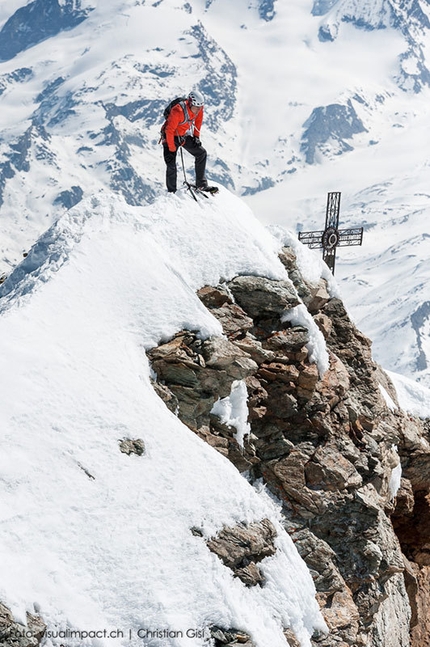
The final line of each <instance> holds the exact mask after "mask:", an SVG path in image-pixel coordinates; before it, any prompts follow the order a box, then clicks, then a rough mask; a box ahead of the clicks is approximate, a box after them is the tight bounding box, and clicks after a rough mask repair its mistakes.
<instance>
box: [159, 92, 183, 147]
mask: <svg viewBox="0 0 430 647" xmlns="http://www.w3.org/2000/svg"><path fill="white" fill-rule="evenodd" d="M186 101H187V98H186V97H176V99H173V100H172V101H171V102H170V103H169V104H168V105H167V106H166V107H165V108H164V111H163V117H164V123H163V125H162V126H161V130H160V133H161V137H160V139H159V143H160V142H164V137H165V135H164V133H165V130H166V122H167V118H168V116H169V115H170V111H171V110H172V108H173V106H176V105H177V104H178V103H180V104H181V108H182V110H183V112H184V121H181V123H180V125H182V124H185V123H187V122H188V123H191V121H190V119H189V118H188V113H187V108H186Z"/></svg>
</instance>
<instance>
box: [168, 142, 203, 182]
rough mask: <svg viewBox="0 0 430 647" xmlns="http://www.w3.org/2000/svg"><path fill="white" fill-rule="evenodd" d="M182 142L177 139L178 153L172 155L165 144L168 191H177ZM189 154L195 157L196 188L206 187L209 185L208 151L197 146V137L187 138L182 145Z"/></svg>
mask: <svg viewBox="0 0 430 647" xmlns="http://www.w3.org/2000/svg"><path fill="white" fill-rule="evenodd" d="M180 143H181V140H180V139H179V137H175V145H176V151H175V152H174V153H172V152H171V151H169V148H168V146H167V144H166V143H164V144H163V154H164V161H165V162H166V185H167V190H168V191H176V177H177V169H176V154H177V152H178V148H179V146H180ZM182 147H183V148H185V150H186V151H188V153H191V155H193V156H194V158H195V159H194V168H195V172H196V186H205V185H206V184H207V180H206V176H205V171H206V157H207V153H206V150H205V149H204V148H203V146H202V145H201V144H197V143H196V140H195V137H190V136H187V137H185V141H184V142H183V144H182Z"/></svg>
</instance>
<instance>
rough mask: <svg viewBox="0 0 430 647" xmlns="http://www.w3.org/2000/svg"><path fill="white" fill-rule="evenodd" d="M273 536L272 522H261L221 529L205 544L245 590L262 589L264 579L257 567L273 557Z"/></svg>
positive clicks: (274, 550)
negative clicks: (247, 587)
mask: <svg viewBox="0 0 430 647" xmlns="http://www.w3.org/2000/svg"><path fill="white" fill-rule="evenodd" d="M276 534H277V533H276V530H275V528H274V526H273V524H272V522H271V521H270V520H269V519H263V520H262V521H260V522H259V523H251V524H249V525H247V524H240V525H237V526H235V527H234V528H228V527H226V528H223V530H222V531H221V532H220V533H218V535H217V536H216V537H213V538H212V539H209V541H207V546H208V548H209V550H211V551H212V552H213V553H215V554H216V555H218V557H219V558H220V559H221V561H222V563H223V564H224V565H225V566H227V567H228V568H230V569H231V570H232V571H233V573H234V575H235V576H236V577H238V578H239V579H240V580H242V582H243V583H244V584H245V585H246V586H255V585H256V584H260V585H262V584H263V583H264V576H263V574H262V572H261V570H260V569H259V568H258V566H257V564H258V563H259V562H261V561H262V560H263V559H265V558H266V557H271V556H272V555H274V554H275V553H276V547H275V545H274V539H275V537H276Z"/></svg>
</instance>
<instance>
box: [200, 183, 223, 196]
mask: <svg viewBox="0 0 430 647" xmlns="http://www.w3.org/2000/svg"><path fill="white" fill-rule="evenodd" d="M197 191H204V192H205V193H211V194H212V195H215V193H218V191H219V189H218V187H217V186H209V185H207V184H203V185H202V186H198V187H197Z"/></svg>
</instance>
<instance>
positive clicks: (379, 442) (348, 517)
mask: <svg viewBox="0 0 430 647" xmlns="http://www.w3.org/2000/svg"><path fill="white" fill-rule="evenodd" d="M280 258H281V260H282V261H283V262H284V264H285V267H286V269H287V270H288V272H289V276H290V281H271V280H269V279H266V278H262V277H252V276H241V277H236V278H235V279H233V281H230V282H229V283H228V284H224V285H222V286H216V287H213V286H206V287H204V288H202V290H200V291H199V296H200V298H201V299H202V301H203V303H204V304H205V305H206V307H207V308H208V309H209V310H210V311H211V313H212V314H213V315H214V316H215V317H216V318H218V320H219V321H220V322H221V324H222V326H223V331H224V334H225V338H214V339H208V340H205V341H202V340H199V339H198V338H197V336H196V335H195V334H194V333H191V332H188V331H181V332H179V333H178V334H177V335H176V336H175V337H174V339H172V340H171V341H170V342H168V343H166V344H163V345H161V346H159V347H158V348H154V349H152V350H151V351H150V352H149V358H150V360H151V362H152V366H153V368H154V370H155V372H156V374H157V377H158V381H157V383H156V384H154V387H155V388H156V390H157V393H159V395H160V397H162V398H163V400H164V401H165V402H166V405H167V406H168V407H169V408H170V409H171V410H172V411H174V412H175V413H176V414H177V415H178V416H179V417H180V419H181V420H182V421H183V422H184V423H185V424H187V425H188V426H189V427H190V429H192V430H193V431H194V432H195V433H197V434H198V435H199V436H200V437H201V438H202V439H203V440H205V441H206V442H208V443H209V444H210V445H211V446H213V447H214V448H215V449H216V450H217V451H219V452H221V453H222V454H223V455H225V456H227V457H228V458H229V459H230V460H231V461H232V462H233V463H234V464H235V465H236V467H237V468H238V469H239V470H240V471H243V470H247V471H248V476H249V477H250V478H255V479H263V480H264V482H265V483H266V485H267V487H268V488H269V489H270V490H271V491H272V492H273V493H274V494H276V496H277V497H278V498H279V500H280V501H281V502H282V505H283V516H284V525H285V528H286V530H287V531H288V532H289V533H290V535H291V537H292V539H293V541H294V542H295V544H296V546H297V548H298V550H299V552H300V554H301V555H302V557H303V559H304V560H305V561H306V563H307V564H308V567H309V569H310V571H311V573H312V576H313V578H314V582H315V586H316V589H317V597H318V601H319V603H320V606H321V609H322V613H323V615H324V617H325V619H326V622H327V625H328V627H329V630H330V632H329V634H328V635H327V636H324V635H319V636H315V637H314V639H313V644H314V645H315V646H317V645H318V646H319V647H334V646H336V647H338V646H339V645H343V646H344V647H346V646H351V647H352V646H353V647H359V646H363V647H364V646H366V647H408V646H409V645H410V624H411V622H410V621H411V617H412V624H414V623H415V625H414V627H413V629H412V645H413V646H414V647H415V646H416V647H418V645H420V647H421V646H422V645H424V644H429V645H430V636H429V634H428V627H427V624H426V621H425V620H422V619H421V618H422V616H423V613H424V611H423V609H424V608H425V607H426V604H427V608H428V602H429V600H428V598H427V597H426V596H427V592H428V589H429V587H428V586H427V585H426V584H425V582H426V581H427V582H428V580H426V577H427V576H428V569H429V568H430V557H429V555H430V548H429V546H430V540H429V541H428V538H429V536H430V521H429V519H430V506H429V504H428V498H427V494H428V492H429V489H430V443H429V442H428V440H429V438H428V433H427V430H426V427H425V425H423V424H421V423H420V422H419V421H417V420H414V419H412V418H408V417H406V416H405V415H404V414H403V413H402V412H401V411H400V410H396V411H394V412H393V411H391V410H390V409H389V408H388V406H387V404H386V402H385V400H384V398H383V397H382V395H381V389H380V386H383V387H384V389H385V390H386V391H388V392H389V394H390V396H391V397H392V399H393V400H394V401H395V400H396V395H395V392H394V389H393V388H392V385H391V383H390V380H389V378H388V377H387V376H386V375H385V373H384V372H383V371H382V370H381V369H380V367H378V366H377V365H376V364H375V363H374V362H373V360H372V357H371V343H370V341H369V340H368V339H367V338H366V337H365V336H364V335H363V334H361V333H360V332H359V331H358V330H357V329H356V328H355V326H354V325H353V323H352V322H351V321H350V319H349V317H348V315H347V313H346V311H345V308H344V306H343V304H342V302H341V301H340V300H339V299H336V298H331V297H330V295H329V294H328V292H327V288H326V285H325V283H324V281H320V282H319V283H318V284H317V285H315V286H312V285H309V284H308V283H306V281H305V280H304V279H303V277H302V276H301V275H300V272H299V271H298V269H297V267H296V265H295V258H294V254H293V252H292V250H290V249H287V248H285V249H284V250H283V253H282V254H281V255H280ZM301 302H303V303H304V304H305V305H306V306H307V308H308V311H309V312H310V313H311V315H312V316H313V320H314V322H315V327H316V328H318V329H319V330H320V331H321V332H322V334H323V336H324V338H325V340H326V345H327V351H328V356H329V368H328V370H327V371H326V372H325V374H324V375H320V374H319V372H318V369H317V366H316V364H313V363H311V362H310V360H309V350H308V344H309V339H310V337H309V330H308V329H307V327H305V326H304V325H292V324H291V323H289V322H284V323H282V322H281V318H282V315H283V314H284V313H285V312H286V311H288V310H289V309H291V308H293V307H295V306H296V305H297V304H298V303H301ZM237 381H244V382H245V384H246V388H247V392H248V403H247V404H248V413H249V415H248V422H249V423H250V433H249V434H248V435H247V436H246V437H245V440H244V446H243V447H241V446H239V444H238V442H237V439H236V430H235V429H234V428H232V427H229V426H227V425H226V424H225V423H223V422H222V421H221V420H220V419H219V418H218V417H217V416H216V415H215V414H214V413H212V408H213V405H214V403H215V402H216V401H217V400H218V399H220V398H225V397H227V396H228V395H229V394H230V392H231V389H232V386H233V385H234V384H235V383H236V382H237ZM394 446H397V447H398V453H397V452H396V450H395V449H394ZM399 456H400V459H401V462H402V467H403V476H404V480H403V482H402V487H401V489H400V490H399V493H398V497H397V507H396V502H395V501H393V495H392V492H391V490H390V479H391V474H392V470H393V468H394V467H396V465H397V464H398V462H399ZM394 510H395V511H394ZM393 512H394V515H395V516H394V517H393V519H394V525H395V529H396V532H397V533H398V536H399V538H400V543H399V539H398V537H397V535H396V532H395V531H394V528H393V523H392V521H391V518H390V517H391V514H392V513H393ZM417 528H419V531H417ZM242 530H243V529H242ZM226 532H228V533H230V538H231V537H232V534H231V533H232V532H233V531H232V530H231V529H226ZM234 532H237V529H236V530H234ZM211 541H212V540H211ZM213 541H214V542H215V543H213V547H215V546H216V547H217V550H219V553H218V554H219V555H220V558H221V559H223V561H224V560H227V561H228V559H230V562H231V564H230V563H229V564H227V561H225V562H224V563H226V565H229V566H230V567H232V568H235V569H236V570H237V572H236V575H237V576H238V577H241V579H242V581H243V582H244V583H246V584H247V585H249V584H250V583H251V582H254V583H258V581H259V573H260V571H259V567H257V566H256V563H257V561H258V560H255V559H253V560H252V559H251V560H250V558H249V556H244V557H239V556H236V555H235V553H234V552H232V551H231V549H229V550H230V557H229V558H227V552H226V551H227V550H228V549H227V548H226V547H225V543H223V542H228V537H227V536H225V537H224V536H222V537H221V536H219V537H218V538H216V539H214V540H213ZM245 543H246V542H245ZM233 544H234V540H233ZM208 545H209V544H208ZM401 546H402V548H403V550H404V552H405V553H406V555H407V557H408V559H409V563H408V562H405V558H404V555H403V554H402V550H401ZM236 557H237V559H238V560H239V561H237V559H236ZM243 559H245V560H248V562H249V563H248V562H247V563H245V562H243V561H241V560H243ZM235 560H236V563H235ZM249 560H250V561H249ZM405 563H406V566H405ZM238 564H242V566H240V567H238ZM240 568H242V572H241V575H239V571H240ZM260 575H261V573H260ZM244 629H245V630H246V628H244ZM426 632H427V633H426ZM416 636H419V639H420V640H426V641H427V642H421V643H419V642H417V640H418V638H416ZM293 639H294V638H293V637H291V641H293Z"/></svg>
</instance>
